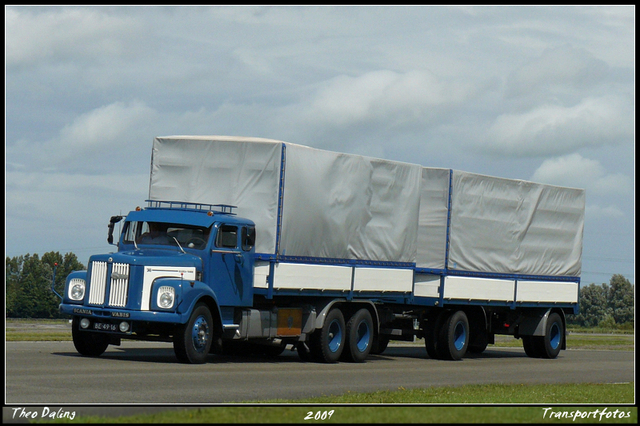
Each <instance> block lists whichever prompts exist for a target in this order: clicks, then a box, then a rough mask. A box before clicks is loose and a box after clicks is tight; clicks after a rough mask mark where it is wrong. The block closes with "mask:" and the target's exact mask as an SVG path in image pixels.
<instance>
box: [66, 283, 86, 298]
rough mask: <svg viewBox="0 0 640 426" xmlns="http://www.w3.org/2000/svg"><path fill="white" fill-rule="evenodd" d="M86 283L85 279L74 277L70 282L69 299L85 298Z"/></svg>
mask: <svg viewBox="0 0 640 426" xmlns="http://www.w3.org/2000/svg"><path fill="white" fill-rule="evenodd" d="M85 287H86V283H85V281H84V280H83V279H80V278H73V279H72V280H71V281H70V282H69V299H71V300H75V301H80V300H82V299H84V290H85Z"/></svg>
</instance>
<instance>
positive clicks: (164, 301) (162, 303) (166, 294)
mask: <svg viewBox="0 0 640 426" xmlns="http://www.w3.org/2000/svg"><path fill="white" fill-rule="evenodd" d="M175 300H176V290H175V289H174V288H173V287H170V286H166V285H165V286H162V287H160V288H159V289H158V300H157V301H158V307H160V308H162V309H169V308H172V307H173V302H174V301H175Z"/></svg>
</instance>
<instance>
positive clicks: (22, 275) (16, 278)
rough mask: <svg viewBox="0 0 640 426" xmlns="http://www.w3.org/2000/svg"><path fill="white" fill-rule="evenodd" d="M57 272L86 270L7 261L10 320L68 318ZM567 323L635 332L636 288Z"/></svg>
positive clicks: (586, 298) (55, 258) (607, 297)
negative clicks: (628, 328) (630, 329)
mask: <svg viewBox="0 0 640 426" xmlns="http://www.w3.org/2000/svg"><path fill="white" fill-rule="evenodd" d="M56 265H57V266H56ZM54 268H55V269H56V274H55V288H56V289H57V291H58V293H61V292H62V290H63V288H64V284H65V280H66V277H67V275H69V274H70V273H71V272H73V271H79V270H83V269H86V268H85V266H84V265H83V264H82V263H80V262H79V261H78V258H77V256H76V255H75V254H73V253H67V254H65V255H64V256H62V255H61V254H60V253H59V252H48V253H45V254H44V255H43V256H42V257H39V256H38V255H37V254H33V255H31V254H26V255H24V256H16V257H12V258H9V257H7V258H6V269H5V272H6V280H5V291H6V298H5V301H6V316H7V318H63V317H65V316H64V315H62V314H60V312H59V311H58V305H59V304H60V299H59V298H58V297H57V296H56V295H55V294H54V293H53V292H52V291H51V281H52V280H53V275H54V274H53V272H54ZM567 321H568V323H569V324H574V325H578V326H582V327H604V328H619V327H624V326H627V327H631V328H633V322H634V291H633V286H632V285H631V283H630V282H629V280H628V279H626V278H625V277H624V276H623V275H621V274H615V275H613V276H612V277H611V280H610V281H609V284H606V283H603V284H601V285H596V284H589V285H587V286H582V287H581V289H580V313H579V314H578V315H569V316H568V317H567Z"/></svg>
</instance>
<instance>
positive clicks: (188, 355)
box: [173, 303, 214, 364]
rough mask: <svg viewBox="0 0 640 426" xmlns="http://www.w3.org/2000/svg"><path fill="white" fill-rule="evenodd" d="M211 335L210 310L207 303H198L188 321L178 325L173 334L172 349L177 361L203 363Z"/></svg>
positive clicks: (209, 347)
mask: <svg viewBox="0 0 640 426" xmlns="http://www.w3.org/2000/svg"><path fill="white" fill-rule="evenodd" d="M213 335H214V325H213V317H212V316H211V311H209V308H208V307H207V305H205V304H204V303H199V304H197V305H196V306H195V308H194V309H193V312H192V313H191V317H190V318H189V321H187V323H186V324H184V325H181V326H179V327H178V328H177V330H176V333H175V335H174V336H173V350H174V352H175V354H176V357H177V358H178V361H180V362H182V363H185V364H203V363H204V362H205V361H206V360H207V355H209V350H210V349H211V342H212V341H213Z"/></svg>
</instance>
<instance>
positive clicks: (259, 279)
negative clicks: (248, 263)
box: [253, 261, 269, 288]
mask: <svg viewBox="0 0 640 426" xmlns="http://www.w3.org/2000/svg"><path fill="white" fill-rule="evenodd" d="M268 276H269V262H259V261H258V262H256V264H255V265H254V267H253V287H254V288H268V287H269V284H268V283H267V277H268Z"/></svg>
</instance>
